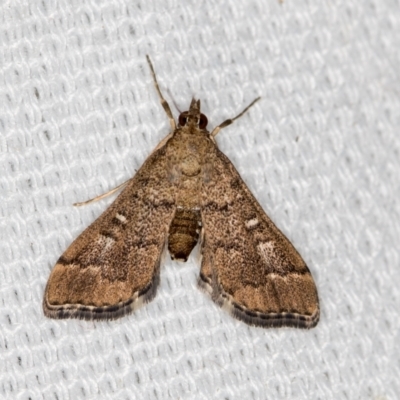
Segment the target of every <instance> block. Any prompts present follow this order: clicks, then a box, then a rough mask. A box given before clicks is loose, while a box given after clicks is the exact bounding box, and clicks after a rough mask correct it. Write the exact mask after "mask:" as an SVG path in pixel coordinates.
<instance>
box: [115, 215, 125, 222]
mask: <svg viewBox="0 0 400 400" xmlns="http://www.w3.org/2000/svg"><path fill="white" fill-rule="evenodd" d="M115 218H117V219H118V220H119V221H121V222H122V223H123V224H125V222H126V218H125V217H124V216H123V215H121V214H118V213H117V214H116V215H115Z"/></svg>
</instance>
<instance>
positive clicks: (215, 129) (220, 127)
mask: <svg viewBox="0 0 400 400" xmlns="http://www.w3.org/2000/svg"><path fill="white" fill-rule="evenodd" d="M260 99H261V97H257V98H256V99H254V100H253V101H252V102H251V103H250V104H249V105H248V106H247V107H246V108H245V109H244V110H243V111H242V112H241V113H240V114H239V115H236V117H235V118H229V119H227V120H226V121H224V122H223V123H222V124H219V125H218V126H216V127H215V128H214V129H213V131H212V132H211V134H210V136H211V137H215V136H217V134H218V132H219V131H220V130H221V129H222V128H225V127H226V126H228V125H230V124H231V123H232V122H233V121H236V120H237V119H238V118H240V117H241V116H242V115H243V114H244V113H245V112H246V111H247V110H248V109H249V108H250V107H252V106H253V105H254V104H255V103H256V102H257V101H258V100H260Z"/></svg>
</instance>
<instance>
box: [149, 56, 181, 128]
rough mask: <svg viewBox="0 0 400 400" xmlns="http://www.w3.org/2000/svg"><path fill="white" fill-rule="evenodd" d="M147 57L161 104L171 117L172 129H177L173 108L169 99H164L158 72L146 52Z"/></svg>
mask: <svg viewBox="0 0 400 400" xmlns="http://www.w3.org/2000/svg"><path fill="white" fill-rule="evenodd" d="M146 58H147V62H148V63H149V67H150V70H151V74H152V76H153V80H154V86H155V87H156V90H157V93H158V96H159V97H160V102H161V105H162V107H163V109H164V111H165V113H166V114H167V117H168V119H169V123H170V125H171V129H172V131H174V130H175V129H176V123H175V120H174V117H173V115H172V112H171V108H170V107H169V104H168V103H167V100H165V99H164V96H163V95H162V93H161V90H160V87H159V86H158V82H157V78H156V73H155V71H154V68H153V64H152V63H151V60H150V57H149V56H148V54H146Z"/></svg>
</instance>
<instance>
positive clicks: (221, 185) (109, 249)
mask: <svg viewBox="0 0 400 400" xmlns="http://www.w3.org/2000/svg"><path fill="white" fill-rule="evenodd" d="M147 60H148V63H149V66H150V70H151V72H152V75H153V79H154V84H155V86H156V90H157V93H158V94H159V97H160V102H161V104H162V106H163V108H164V110H165V112H166V114H167V116H168V118H169V119H170V124H171V129H172V131H171V133H170V134H169V135H168V136H167V137H166V138H165V139H163V140H162V141H161V142H160V144H159V145H158V146H157V147H156V149H155V150H154V151H153V153H152V154H151V155H150V156H149V158H148V159H147V160H146V161H145V163H144V164H143V166H142V167H141V168H140V170H139V171H138V172H137V174H136V175H135V176H134V177H133V178H132V179H131V180H130V181H129V182H128V183H127V184H126V187H125V189H124V190H123V191H122V193H121V194H120V195H119V196H118V197H117V199H116V200H115V201H114V203H112V205H111V206H110V207H109V208H108V209H107V210H106V211H105V212H104V213H103V214H102V215H101V216H100V217H99V218H98V219H97V220H96V221H95V222H94V223H93V224H92V225H90V226H89V227H88V228H87V229H86V230H85V231H84V232H83V233H82V234H81V235H80V236H79V237H78V238H77V239H76V240H75V241H74V242H73V243H72V244H71V246H70V247H69V248H68V249H67V250H66V252H65V253H64V254H63V255H62V256H61V257H60V259H59V260H58V262H57V264H56V266H55V267H54V269H53V271H52V273H51V275H50V278H49V281H48V283H47V287H46V290H45V296H44V302H43V308H44V312H45V315H47V316H49V317H52V318H84V319H112V318H118V317H120V316H123V315H125V314H127V313H129V312H131V311H132V310H134V309H135V308H137V307H138V306H140V305H142V304H143V303H146V302H148V301H150V300H151V299H153V297H154V296H155V294H156V290H157V286H158V283H159V273H160V262H161V256H162V253H163V250H165V248H166V246H167V248H168V251H169V253H170V255H171V257H172V258H173V259H177V260H181V261H186V260H187V258H188V257H189V255H190V254H191V252H192V250H193V248H194V247H195V246H196V243H197V242H198V241H199V239H200V240H201V254H202V262H201V270H200V277H199V285H200V287H201V288H202V289H204V290H205V291H206V292H208V293H209V294H210V295H211V298H212V299H213V300H214V301H215V302H216V303H217V304H218V305H219V306H221V307H222V308H224V309H226V310H228V311H229V312H230V313H231V315H233V316H234V317H235V318H238V319H240V320H242V321H244V322H246V323H248V324H250V325H257V326H262V327H273V326H293V327H299V328H311V327H313V326H315V325H316V324H317V322H318V319H319V303H318V295H317V290H316V287H315V284H314V281H313V279H312V277H311V274H310V271H309V270H308V268H307V266H306V265H305V263H304V261H303V259H302V258H301V257H300V255H299V253H298V252H297V251H296V250H295V248H294V247H293V246H292V244H291V243H290V242H289V241H288V240H287V238H286V237H285V236H284V235H283V234H282V233H281V232H280V230H279V229H278V228H277V227H276V226H275V225H274V224H273V222H272V221H271V220H270V219H269V218H268V216H267V215H266V214H265V212H264V211H263V209H262V208H261V206H260V205H259V204H258V202H257V200H255V198H254V197H253V195H252V194H251V192H250V191H249V189H248V188H247V186H246V185H245V184H244V182H243V181H242V179H241V178H240V176H239V174H238V172H237V171H236V169H235V167H234V166H233V165H232V163H231V162H230V161H229V159H228V158H227V157H226V156H225V155H224V154H223V153H222V152H221V151H220V150H219V149H218V146H217V144H216V142H215V139H214V138H215V136H216V135H217V133H218V132H219V131H220V129H222V128H224V127H225V126H228V125H230V124H231V123H232V122H233V121H235V120H236V119H237V118H239V117H240V116H242V115H243V114H244V113H245V112H246V111H247V110H248V109H249V108H250V107H251V106H252V105H253V104H254V103H255V102H256V101H257V100H258V98H257V99H255V100H254V101H253V102H252V103H251V104H250V105H249V106H248V107H246V108H245V109H244V110H243V111H242V112H241V113H240V114H239V115H238V116H236V117H235V118H232V119H228V120H226V121H224V122H223V123H222V124H220V125H218V126H217V127H216V128H214V130H213V131H212V132H211V133H210V132H208V131H207V130H206V126H207V117H206V116H205V115H204V114H202V113H201V107H200V101H199V100H195V99H192V101H191V103H190V107H189V110H188V111H185V112H183V113H181V114H180V116H179V124H178V125H176V122H175V120H174V118H173V116H172V113H171V110H170V108H169V105H168V103H167V102H166V100H165V99H164V98H163V96H162V94H161V91H160V89H159V86H158V83H157V79H156V76H155V73H154V69H153V66H152V64H151V62H150V59H149V58H148V57H147Z"/></svg>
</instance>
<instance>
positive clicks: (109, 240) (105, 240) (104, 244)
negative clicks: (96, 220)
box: [97, 235, 115, 254]
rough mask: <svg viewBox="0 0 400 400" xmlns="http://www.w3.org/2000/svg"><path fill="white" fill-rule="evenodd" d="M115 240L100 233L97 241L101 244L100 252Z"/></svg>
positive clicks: (103, 251)
mask: <svg viewBox="0 0 400 400" xmlns="http://www.w3.org/2000/svg"><path fill="white" fill-rule="evenodd" d="M114 242H115V240H114V239H113V238H111V237H109V236H103V235H100V236H99V238H98V239H97V243H98V244H99V245H100V246H101V254H104V253H105V252H106V251H107V250H108V249H109V248H110V247H111V246H112V245H113V244H114Z"/></svg>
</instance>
